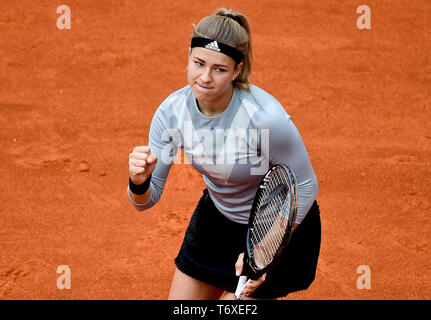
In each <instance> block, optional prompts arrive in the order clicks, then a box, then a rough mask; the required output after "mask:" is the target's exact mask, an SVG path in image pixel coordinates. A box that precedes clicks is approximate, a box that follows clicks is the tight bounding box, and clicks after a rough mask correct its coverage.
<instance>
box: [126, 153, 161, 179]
mask: <svg viewBox="0 0 431 320" xmlns="http://www.w3.org/2000/svg"><path fill="white" fill-rule="evenodd" d="M156 163H157V156H156V155H155V154H151V150H150V148H149V147H148V146H139V147H135V148H134V149H133V151H132V152H131V153H130V154H129V176H130V179H131V180H132V182H133V183H134V184H136V185H140V184H143V183H144V182H145V180H147V179H148V178H149V176H150V174H151V173H152V172H153V171H154V168H155V167H156Z"/></svg>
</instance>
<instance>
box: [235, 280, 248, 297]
mask: <svg viewBox="0 0 431 320" xmlns="http://www.w3.org/2000/svg"><path fill="white" fill-rule="evenodd" d="M249 281H250V280H248V281H247V277H246V276H241V277H239V280H238V285H237V286H236V290H235V295H234V298H233V300H242V290H244V288H245V286H246V285H247V283H248V282H249Z"/></svg>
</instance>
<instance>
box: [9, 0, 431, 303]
mask: <svg viewBox="0 0 431 320" xmlns="http://www.w3.org/2000/svg"><path fill="white" fill-rule="evenodd" d="M63 4H66V5H68V6H69V7H70V9H71V29H65V30H59V29H58V28H57V25H56V21H57V18H58V17H59V16H60V14H58V13H57V11H56V10H57V7H58V6H60V5H63ZM362 4H365V5H369V6H370V9H371V29H370V30H359V29H358V28H357V25H356V20H357V19H358V17H359V16H360V14H358V13H357V12H356V9H357V7H358V6H360V5H362ZM219 7H232V8H234V9H236V10H238V11H240V12H243V13H244V14H246V15H247V16H248V18H249V22H250V25H251V30H252V35H253V50H254V64H253V68H254V69H253V73H252V82H253V83H254V84H256V85H257V86H259V87H261V88H263V89H265V90H266V91H268V92H269V93H271V94H272V95H273V96H275V97H276V98H277V99H278V100H279V101H280V102H281V103H282V104H283V106H284V107H285V108H286V110H287V112H288V113H289V114H290V115H291V116H292V118H293V121H294V123H295V125H296V126H297V127H298V129H299V131H300V133H301V135H302V138H303V140H304V143H305V145H306V147H307V150H308V152H309V155H310V158H311V161H312V163H313V166H314V169H315V171H316V174H317V177H318V180H319V186H320V190H319V194H318V198H317V199H318V201H319V205H320V208H321V218H322V246H321V252H320V259H319V263H318V267H317V274H316V280H315V281H314V283H313V284H312V285H311V287H310V288H309V289H308V290H307V291H303V292H297V293H294V294H291V295H289V296H288V297H287V299H430V297H431V281H430V280H431V274H430V258H431V255H430V250H429V245H430V234H431V232H430V231H431V230H430V211H431V197H430V185H431V169H430V165H431V131H430V128H431V127H430V124H431V112H430V111H431V110H430V108H431V96H430V93H431V64H430V62H431V60H430V52H431V41H430V40H431V31H430V29H431V28H430V25H429V23H430V20H429V17H430V16H431V3H430V2H429V1H427V0H421V1H420V0H415V1H413V0H411V1H407V0H401V1H396V3H395V2H394V1H389V0H381V1H377V2H376V1H370V0H365V1H353V0H349V1H341V2H340V1H335V0H328V1H321V2H319V3H318V2H316V1H302V0H293V1H257V0H244V1H184V0H183V1H166V0H155V1H138V0H129V1H127V0H122V1H119V0H117V1H103V2H101V1H83V0H80V1H78V0H67V1H48V0H43V1H37V3H36V2H34V1H30V0H26V1H17V0H14V1H7V3H6V2H4V3H2V5H1V8H0V144H1V157H0V203H1V204H0V211H1V213H0V248H1V249H0V250H1V255H0V298H1V299H165V298H166V297H167V295H168V291H169V287H170V282H171V278H172V274H173V271H174V268H175V266H174V263H173V259H174V258H175V256H176V254H177V252H178V249H179V247H180V245H181V242H182V238H183V235H184V232H185V229H186V227H187V224H188V221H189V219H190V217H191V214H192V212H193V210H194V208H195V206H196V204H197V201H198V199H199V198H200V196H201V193H202V189H203V188H204V184H203V180H202V177H201V176H199V174H198V173H197V172H196V171H194V169H193V168H192V167H191V165H189V164H177V165H174V166H173V168H172V170H171V172H170V175H169V178H168V182H167V185H166V188H165V191H164V194H163V196H162V199H161V200H160V202H159V203H158V204H157V205H156V206H155V207H153V208H152V209H151V210H150V211H147V212H142V213H139V212H137V211H136V210H135V209H134V208H133V207H132V205H131V204H130V203H129V200H128V198H127V195H126V187H127V181H128V155H129V153H130V152H131V150H132V149H133V147H134V146H138V145H145V144H147V139H148V129H149V125H150V121H151V118H152V116H153V113H154V112H155V110H156V108H157V107H158V105H159V104H160V103H161V102H162V101H163V100H164V99H165V98H166V97H167V96H168V95H169V94H170V93H171V92H173V91H175V90H177V89H179V88H181V87H183V86H185V85H186V84H187V82H186V81H187V78H186V70H185V68H186V64H187V53H188V45H189V41H190V37H191V34H192V23H197V22H199V20H200V19H201V18H203V17H204V16H206V15H209V14H211V13H212V12H213V11H214V10H215V9H216V8H219ZM61 265H67V266H68V267H69V268H70V271H71V278H70V279H71V289H69V290H68V289H63V290H60V289H58V287H57V279H58V278H59V277H60V275H61V274H58V273H57V267H58V266H61ZM360 266H368V268H369V270H370V271H371V275H370V277H369V280H370V285H371V288H370V289H358V287H357V282H358V278H360V277H361V276H362V275H363V274H362V273H361V272H359V273H357V271H358V270H359V271H360V270H361V269H360V268H359V267H360ZM358 268H359V269H358Z"/></svg>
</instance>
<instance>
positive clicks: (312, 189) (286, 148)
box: [268, 105, 319, 224]
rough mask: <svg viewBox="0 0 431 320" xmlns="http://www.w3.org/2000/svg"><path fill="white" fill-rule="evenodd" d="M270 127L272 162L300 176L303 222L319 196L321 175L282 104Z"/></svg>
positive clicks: (300, 220) (298, 218)
mask: <svg viewBox="0 0 431 320" xmlns="http://www.w3.org/2000/svg"><path fill="white" fill-rule="evenodd" d="M280 108H281V109H280ZM273 111H274V110H273ZM275 115H276V116H275ZM269 128H270V131H269V141H268V143H269V148H268V150H269V162H270V163H271V164H272V165H275V164H282V163H283V164H286V165H287V166H288V167H289V168H290V169H291V170H292V171H293V172H294V174H295V176H296V180H297V184H298V212H297V216H296V223H298V224H299V223H301V222H302V220H303V219H304V218H305V216H306V215H307V213H308V211H309V210H310V208H311V206H312V204H313V202H314V200H315V199H316V196H317V193H318V190H319V185H318V182H317V177H316V174H315V172H314V170H313V167H312V165H311V161H310V157H309V156H308V152H307V150H306V148H305V145H304V143H303V141H302V138H301V135H300V134H299V131H298V129H297V128H296V126H295V125H294V123H293V121H292V119H291V118H290V116H289V115H288V114H287V113H286V111H285V110H284V108H283V107H282V106H281V105H277V106H276V110H275V112H271V120H270V124H269Z"/></svg>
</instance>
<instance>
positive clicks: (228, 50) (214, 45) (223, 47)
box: [190, 37, 244, 63]
mask: <svg viewBox="0 0 431 320" xmlns="http://www.w3.org/2000/svg"><path fill="white" fill-rule="evenodd" d="M190 47H191V48H194V47H202V48H205V49H208V50H212V51H216V52H220V53H223V54H225V55H227V56H229V57H231V58H232V59H233V60H235V62H236V63H240V62H241V61H242V59H244V54H243V53H242V52H241V51H239V50H237V49H235V48H232V47H231V46H228V45H227V44H224V43H221V42H218V41H216V40H211V39H207V38H200V37H195V38H192V44H191V45H190Z"/></svg>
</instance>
